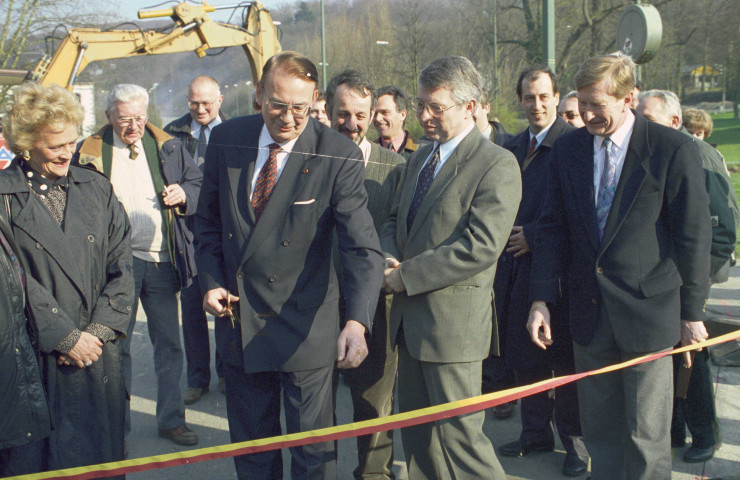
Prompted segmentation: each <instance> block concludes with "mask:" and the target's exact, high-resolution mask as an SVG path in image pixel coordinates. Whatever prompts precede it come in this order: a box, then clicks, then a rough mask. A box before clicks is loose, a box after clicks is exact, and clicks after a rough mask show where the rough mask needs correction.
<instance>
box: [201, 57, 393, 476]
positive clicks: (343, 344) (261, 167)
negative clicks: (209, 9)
mask: <svg viewBox="0 0 740 480" xmlns="http://www.w3.org/2000/svg"><path fill="white" fill-rule="evenodd" d="M317 79H318V74H317V72H316V67H315V66H314V65H313V63H311V61H310V60H309V59H308V58H307V57H305V56H303V55H301V54H299V53H296V52H290V51H286V52H281V53H279V54H277V55H275V56H273V57H272V58H270V59H269V60H268V61H267V63H266V64H265V66H264V68H263V74H262V80H261V81H260V83H259V84H258V85H257V100H258V101H259V102H260V104H261V107H262V114H261V116H259V115H255V116H250V117H239V118H235V119H233V120H229V121H227V122H224V123H223V124H222V125H220V126H218V127H217V128H215V129H214V130H213V133H212V137H211V141H210V142H209V147H208V152H207V154H206V163H205V182H204V189H203V194H202V197H201V198H202V200H203V203H202V204H200V205H199V208H198V212H197V217H196V232H197V237H198V240H199V244H198V247H197V248H198V250H197V254H198V267H199V276H200V281H201V288H202V289H203V291H204V300H203V305H204V308H205V309H206V311H207V312H208V313H211V314H213V315H214V316H216V317H218V318H216V342H217V345H218V350H219V352H221V355H222V358H223V362H224V365H225V367H226V368H225V380H226V406H227V415H228V418H229V431H230V433H231V439H232V441H234V442H238V441H244V440H251V439H256V438H264V437H271V436H275V435H280V433H281V432H280V399H281V394H282V396H283V404H284V411H285V417H286V424H287V430H288V432H289V433H293V432H298V431H307V430H313V429H316V428H324V427H329V426H332V425H333V423H334V422H333V413H334V405H333V401H332V372H333V369H334V366H335V362H336V366H337V367H339V368H354V367H357V366H358V365H359V364H360V363H361V362H362V361H363V360H364V359H365V357H366V356H367V345H366V343H365V333H366V331H369V330H370V328H371V326H372V318H373V314H374V311H375V305H376V303H377V298H378V292H379V290H380V287H381V283H382V269H383V258H382V257H381V255H380V252H379V244H378V240H377V234H376V233H375V228H374V227H373V221H372V218H371V217H370V213H369V212H368V210H367V194H366V192H365V189H364V188H363V186H362V184H363V180H364V173H365V172H364V168H363V162H362V155H361V154H360V150H359V149H358V148H357V146H355V145H354V144H353V143H352V142H351V141H350V140H348V139H347V138H345V137H344V136H342V135H340V134H339V133H337V132H335V131H333V130H331V129H329V128H326V127H325V126H323V125H321V124H320V123H319V122H318V121H316V120H314V119H311V118H310V117H309V116H308V109H309V107H310V106H311V104H312V102H313V101H314V99H315V98H316V82H317ZM335 230H336V235H337V237H338V245H339V247H338V248H339V252H340V257H341V261H342V264H343V265H344V278H343V288H342V291H343V293H344V298H345V300H346V326H345V327H344V328H343V329H342V330H341V333H340V329H339V315H338V306H337V299H338V296H339V292H338V287H337V280H336V275H335V273H334V269H333V268H332V262H331V250H332V235H333V234H334V231H335ZM237 302H238V305H237ZM230 313H233V315H234V317H235V318H229V316H230V315H229V314H230ZM332 339H337V340H336V343H335V342H334V341H332ZM291 456H292V464H291V477H292V478H304V479H323V478H336V451H335V449H334V443H333V442H326V443H322V444H318V445H310V446H305V447H301V448H292V449H291ZM235 463H236V469H237V474H238V476H239V478H249V479H250V480H251V479H260V478H264V479H268V478H269V479H272V478H282V459H281V454H280V451H276V452H267V453H260V454H256V455H247V456H244V457H237V458H236V459H235Z"/></svg>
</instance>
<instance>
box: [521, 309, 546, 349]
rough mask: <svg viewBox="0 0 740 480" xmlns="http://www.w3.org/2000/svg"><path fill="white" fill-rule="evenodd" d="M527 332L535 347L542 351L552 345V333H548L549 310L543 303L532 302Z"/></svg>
mask: <svg viewBox="0 0 740 480" xmlns="http://www.w3.org/2000/svg"><path fill="white" fill-rule="evenodd" d="M527 331H528V332H529V336H530V338H531V339H532V341H533V342H534V344H535V345H537V346H538V347H540V348H541V349H542V350H547V347H549V346H550V345H552V333H551V332H550V310H548V309H547V304H546V303H545V302H532V308H530V309H529V319H528V320H527Z"/></svg>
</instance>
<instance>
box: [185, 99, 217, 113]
mask: <svg viewBox="0 0 740 480" xmlns="http://www.w3.org/2000/svg"><path fill="white" fill-rule="evenodd" d="M216 100H218V99H216ZM216 100H212V101H210V102H193V101H191V100H190V99H188V107H190V108H192V109H193V110H198V109H199V108H200V107H201V106H202V107H203V108H205V109H206V110H210V109H211V107H213V104H214V103H216Z"/></svg>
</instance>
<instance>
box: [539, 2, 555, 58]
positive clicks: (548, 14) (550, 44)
mask: <svg viewBox="0 0 740 480" xmlns="http://www.w3.org/2000/svg"><path fill="white" fill-rule="evenodd" d="M542 27H543V30H544V31H543V32H542V33H543V35H542V39H543V45H542V57H543V60H544V61H545V64H546V65H547V66H548V67H550V70H552V71H553V72H554V71H555V0H542Z"/></svg>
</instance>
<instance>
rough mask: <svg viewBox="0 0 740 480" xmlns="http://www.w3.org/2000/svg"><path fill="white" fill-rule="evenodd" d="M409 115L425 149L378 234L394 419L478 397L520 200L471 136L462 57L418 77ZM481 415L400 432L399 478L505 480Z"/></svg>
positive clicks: (502, 158)
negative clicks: (499, 275)
mask: <svg viewBox="0 0 740 480" xmlns="http://www.w3.org/2000/svg"><path fill="white" fill-rule="evenodd" d="M418 82H419V90H418V91H419V97H418V98H416V99H414V101H413V106H414V107H415V110H416V112H417V115H418V117H419V122H420V123H421V125H422V127H423V128H424V133H425V135H426V136H427V137H428V138H430V139H431V140H432V142H431V143H429V144H428V145H425V146H424V147H422V148H420V149H419V150H417V152H416V153H414V154H413V155H412V156H411V158H410V160H409V167H408V171H407V175H406V177H405V179H404V181H403V183H402V185H401V187H400V188H399V190H398V192H397V195H396V199H395V201H394V205H393V208H392V210H391V214H390V216H389V219H388V221H387V222H386V223H385V225H384V226H383V229H382V231H381V247H382V248H383V251H384V252H385V255H386V257H387V260H386V262H387V269H386V271H385V284H384V285H385V288H386V289H387V291H392V292H394V293H395V294H396V295H395V298H394V301H393V306H392V309H391V320H390V333H391V338H392V339H393V340H394V343H395V345H396V347H397V348H398V354H399V366H398V376H399V379H398V380H399V381H398V396H399V406H400V409H401V411H409V410H415V409H419V408H424V407H428V406H431V405H437V404H441V403H446V402H450V401H455V400H460V399H463V398H469V397H473V396H476V395H480V393H481V381H480V379H481V366H482V361H483V359H484V358H486V357H487V356H488V353H489V350H490V345H491V331H492V322H491V318H492V311H491V303H492V300H493V298H492V297H493V294H492V292H493V278H494V275H495V271H496V261H497V260H498V257H499V255H500V253H501V252H502V250H503V249H504V248H505V245H506V240H507V238H508V235H509V232H510V231H511V227H512V225H513V223H514V217H515V215H516V211H517V208H518V207H519V200H520V198H521V177H520V173H519V167H518V165H517V162H516V159H515V158H514V156H513V155H512V154H511V153H510V152H508V151H506V150H504V149H503V148H500V147H498V146H496V145H494V144H492V143H491V142H489V141H488V140H487V139H485V138H484V137H482V136H481V135H480V132H479V131H478V130H477V129H476V128H475V123H474V120H473V112H474V111H475V109H476V105H477V101H478V99H479V97H480V92H481V90H480V88H481V87H480V84H481V79H480V74H479V73H478V71H477V70H476V69H475V67H474V66H473V64H472V63H471V62H470V61H469V60H468V59H466V58H464V57H447V58H441V59H438V60H435V61H434V62H433V63H431V64H430V65H429V66H427V67H426V68H425V69H424V70H423V71H422V72H421V74H420V75H419V79H418ZM483 420H484V413H483V412H478V413H474V414H469V415H463V416H460V417H455V418H451V419H447V420H443V421H439V422H434V423H429V424H424V425H420V426H418V427H411V428H405V429H403V430H402V431H401V434H402V437H401V438H402V440H403V447H404V452H405V454H406V462H407V464H408V472H409V478H410V479H411V480H416V479H427V478H429V479H432V478H433V479H438V478H439V479H444V478H456V479H467V478H470V479H473V478H476V479H477V478H486V479H494V480H499V479H505V478H506V477H505V475H504V472H503V469H502V468H501V465H500V464H499V463H498V461H497V459H496V455H495V453H494V450H493V447H492V445H491V442H490V440H489V439H488V438H487V437H486V436H485V435H484V434H483Z"/></svg>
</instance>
